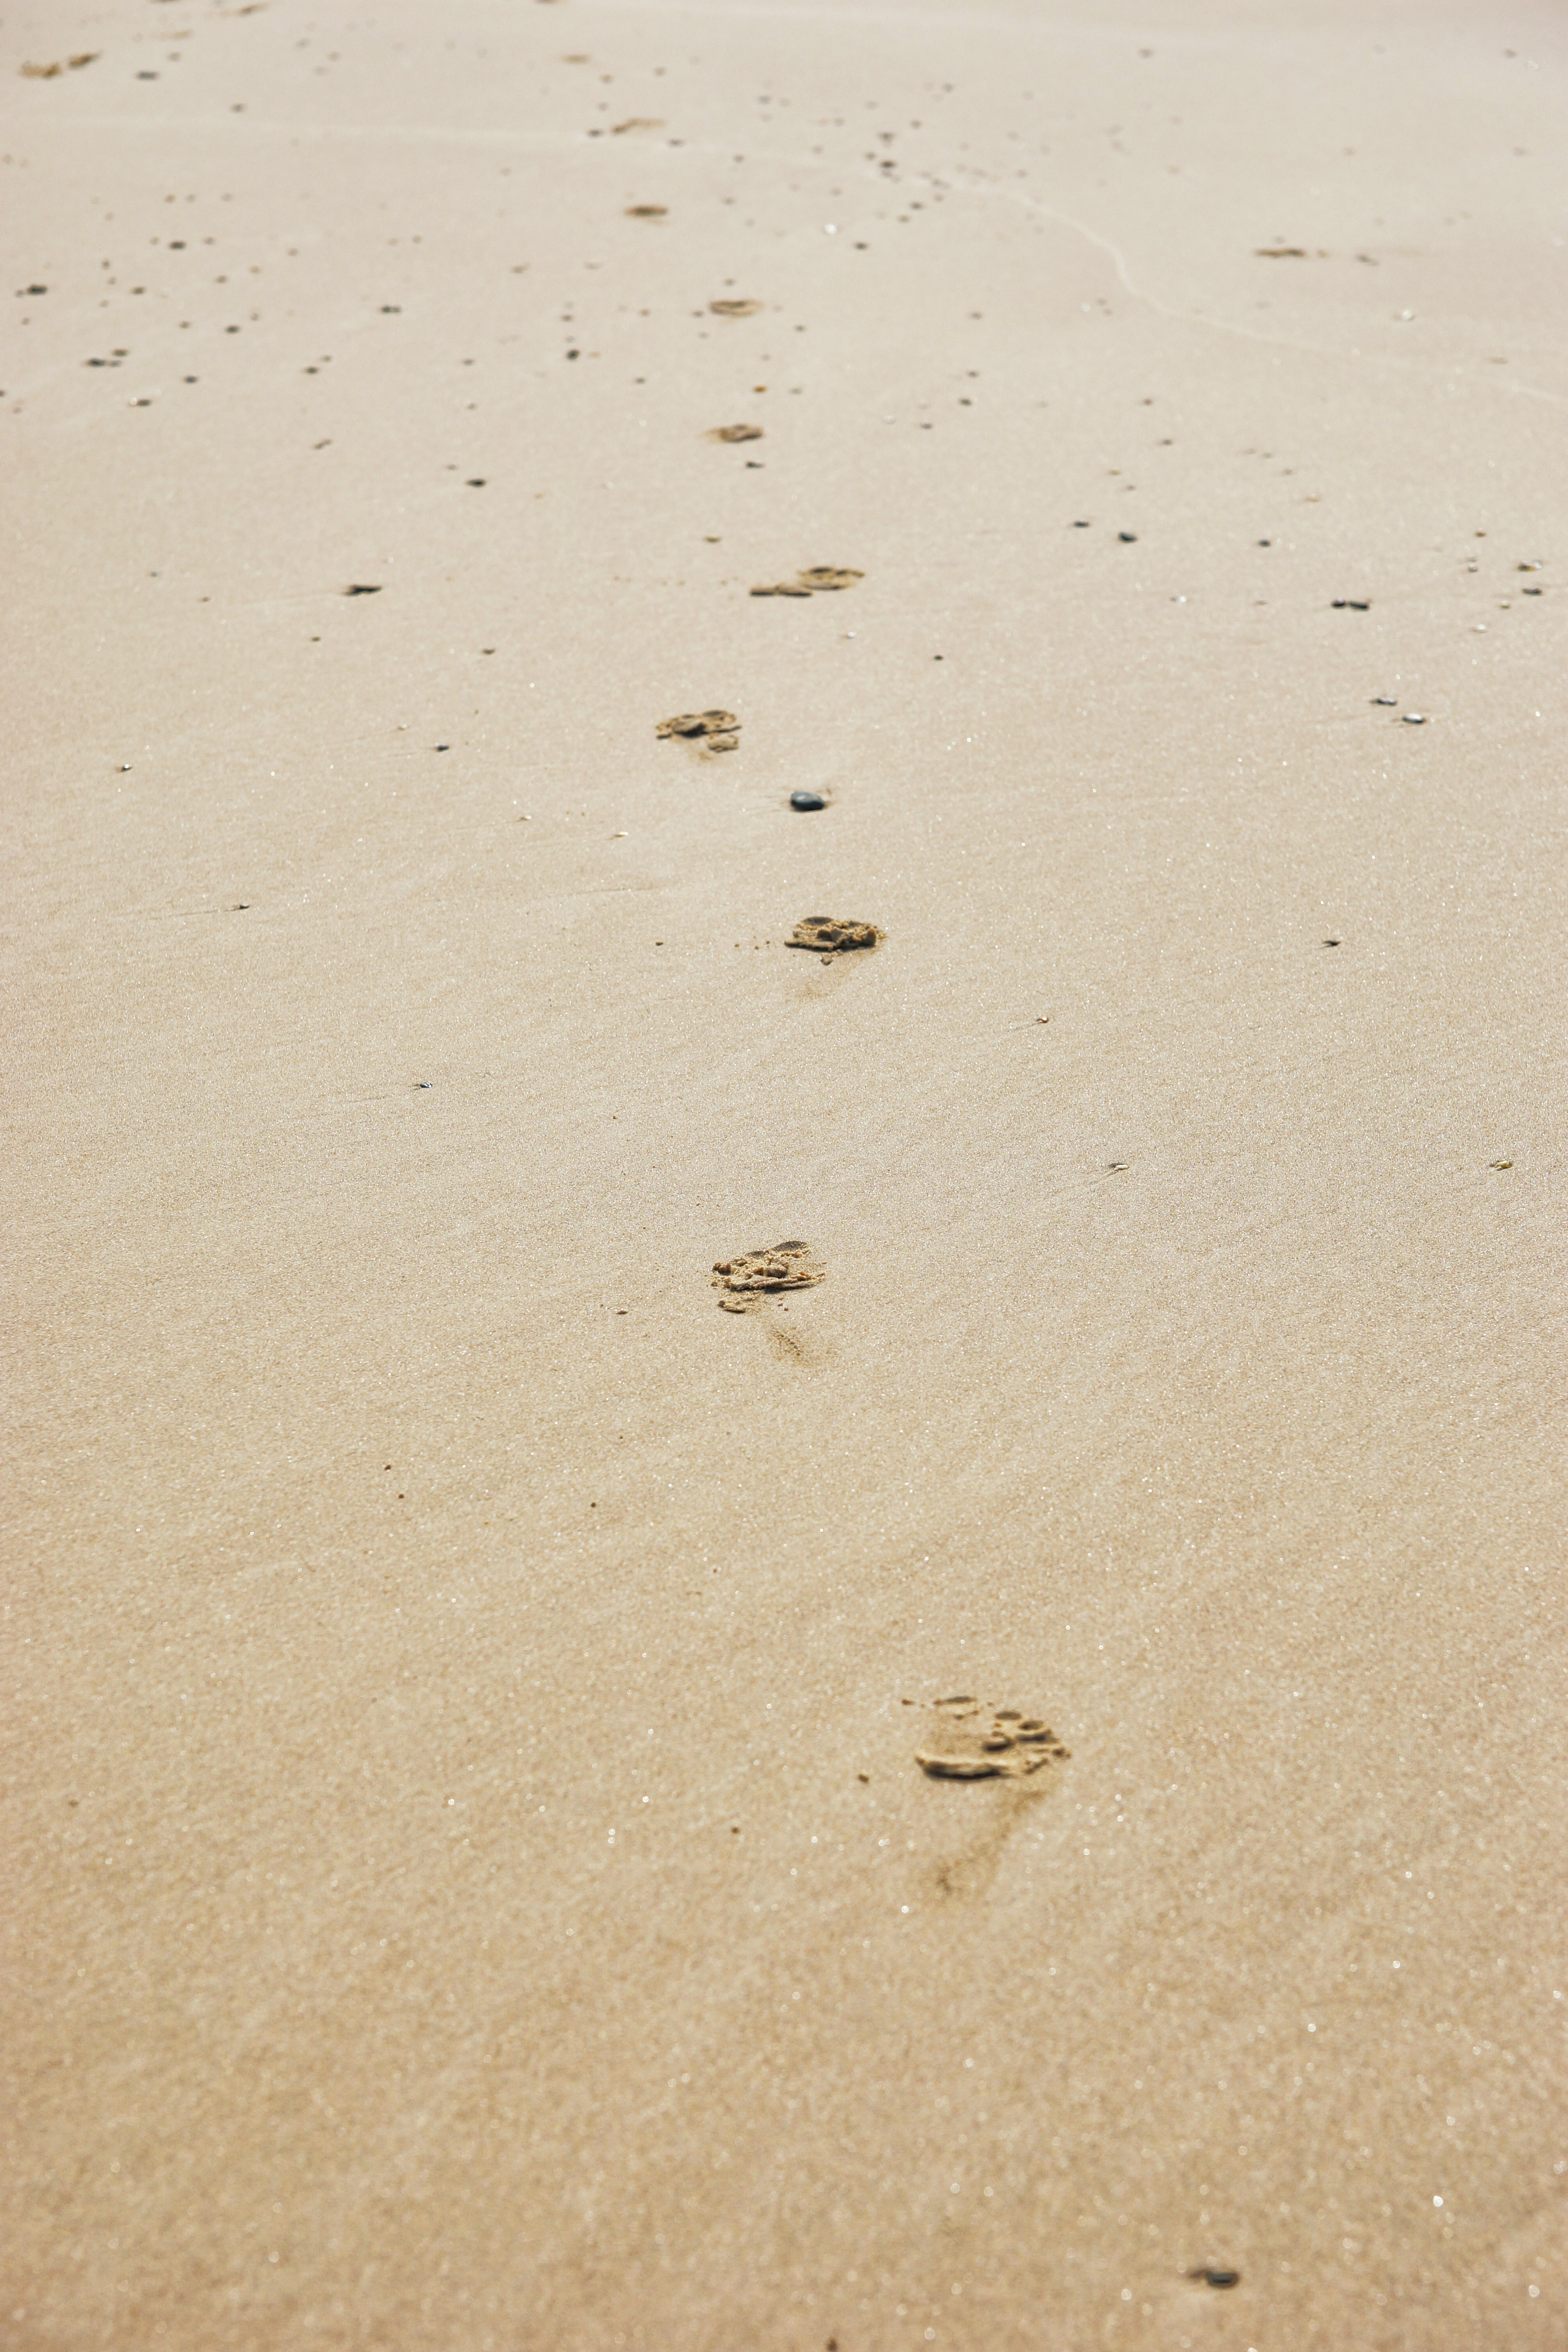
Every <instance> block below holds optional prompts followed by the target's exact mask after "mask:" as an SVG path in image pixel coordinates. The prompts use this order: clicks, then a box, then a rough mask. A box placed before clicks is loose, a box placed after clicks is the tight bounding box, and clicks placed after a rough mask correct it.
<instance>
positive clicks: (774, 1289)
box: [713, 1242, 832, 1370]
mask: <svg viewBox="0 0 1568 2352" xmlns="http://www.w3.org/2000/svg"><path fill="white" fill-rule="evenodd" d="M826 1274H827V1270H826V1267H825V1266H824V1265H822V1263H821V1262H820V1260H819V1259H818V1258H816V1256H815V1255H813V1253H812V1251H811V1249H810V1247H809V1245H808V1244H806V1243H805V1242H780V1243H779V1244H777V1246H776V1247H775V1248H773V1249H755V1250H746V1251H743V1252H742V1255H740V1256H739V1257H730V1258H721V1259H719V1261H718V1262H717V1264H716V1265H715V1266H714V1268H713V1287H714V1289H715V1290H716V1291H717V1292H718V1293H719V1304H720V1306H721V1307H722V1308H723V1309H724V1311H725V1313H726V1314H727V1315H754V1316H756V1317H757V1318H758V1320H759V1321H760V1322H761V1324H762V1326H763V1330H764V1332H765V1333H766V1335H767V1341H768V1347H769V1349H770V1351H771V1352H772V1354H773V1355H774V1356H776V1357H778V1358H780V1359H781V1360H784V1361H786V1362H789V1363H792V1364H797V1365H802V1366H805V1368H806V1369H808V1370H809V1369H812V1368H815V1367H816V1366H817V1365H819V1364H821V1363H824V1362H826V1360H827V1358H828V1357H829V1356H830V1355H831V1354H832V1349H831V1346H829V1345H826V1344H825V1343H824V1342H823V1340H822V1339H819V1338H816V1337H813V1336H812V1335H810V1334H809V1333H807V1332H806V1331H805V1330H804V1329H796V1328H795V1326H794V1325H793V1324H791V1323H786V1322H785V1321H784V1317H785V1316H787V1315H788V1313H789V1311H790V1310H789V1308H788V1307H787V1306H785V1305H784V1303H783V1302H782V1300H781V1299H780V1297H779V1293H780V1292H781V1291H785V1290H810V1289H813V1288H815V1287H816V1284H817V1283H819V1282H824V1281H826Z"/></svg>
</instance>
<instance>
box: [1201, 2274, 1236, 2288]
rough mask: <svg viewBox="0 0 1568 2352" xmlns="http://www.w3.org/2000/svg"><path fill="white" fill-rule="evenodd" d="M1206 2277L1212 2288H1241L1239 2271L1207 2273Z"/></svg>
mask: <svg viewBox="0 0 1568 2352" xmlns="http://www.w3.org/2000/svg"><path fill="white" fill-rule="evenodd" d="M1204 2276H1205V2279H1207V2281H1208V2283H1209V2284H1210V2286H1239V2285H1240V2284H1241V2273H1240V2272H1239V2271H1205V2273H1204Z"/></svg>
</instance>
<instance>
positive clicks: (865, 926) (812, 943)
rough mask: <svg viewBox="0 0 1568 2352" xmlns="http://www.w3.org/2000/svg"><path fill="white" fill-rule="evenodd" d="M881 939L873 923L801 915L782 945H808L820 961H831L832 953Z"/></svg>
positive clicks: (869, 946)
mask: <svg viewBox="0 0 1568 2352" xmlns="http://www.w3.org/2000/svg"><path fill="white" fill-rule="evenodd" d="M881 940H882V934H881V932H880V931H879V929H877V926H876V924H875V923H851V922H846V921H844V920H842V919H840V918H839V917H838V916H837V915H803V916H802V918H801V919H800V921H799V922H798V923H797V924H796V925H795V929H794V930H793V931H792V932H791V934H790V936H789V938H788V939H787V940H785V941H784V945H785V947H786V948H808V949H809V950H811V951H812V953H813V954H815V955H819V956H820V957H821V958H822V961H823V962H824V963H831V962H832V961H834V958H835V957H836V956H841V955H852V954H854V953H855V952H856V951H857V950H866V951H869V950H872V949H875V948H877V947H879V946H880V944H881Z"/></svg>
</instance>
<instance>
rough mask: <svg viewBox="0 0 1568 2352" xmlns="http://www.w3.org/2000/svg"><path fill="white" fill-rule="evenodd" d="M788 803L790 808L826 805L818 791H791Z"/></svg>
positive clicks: (814, 807)
mask: <svg viewBox="0 0 1568 2352" xmlns="http://www.w3.org/2000/svg"><path fill="white" fill-rule="evenodd" d="M789 804H790V806H791V808H792V809H822V808H826V806H827V803H826V801H825V800H824V799H823V797H822V794H821V793H791V794H790V796H789Z"/></svg>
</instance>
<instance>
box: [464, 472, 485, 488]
mask: <svg viewBox="0 0 1568 2352" xmlns="http://www.w3.org/2000/svg"><path fill="white" fill-rule="evenodd" d="M484 486H485V478H484V476H483V475H482V474H471V475H470V476H469V478H468V484H467V488H469V489H470V490H482V489H483V488H484Z"/></svg>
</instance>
